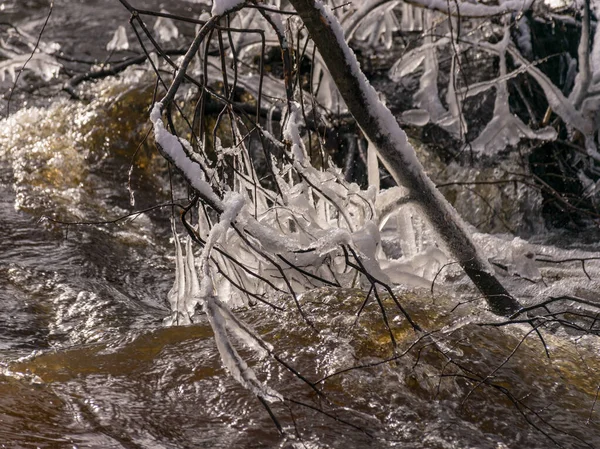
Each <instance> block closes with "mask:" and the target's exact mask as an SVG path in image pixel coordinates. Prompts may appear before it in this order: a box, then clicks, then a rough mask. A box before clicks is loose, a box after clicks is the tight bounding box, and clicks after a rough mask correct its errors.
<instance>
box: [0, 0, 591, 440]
mask: <svg viewBox="0 0 600 449" xmlns="http://www.w3.org/2000/svg"><path fill="white" fill-rule="evenodd" d="M3 4H4V5H5V11H7V12H6V14H8V15H7V16H5V17H7V18H8V19H7V20H10V21H13V22H17V23H23V24H28V23H29V24H31V23H35V22H34V20H38V22H37V23H38V24H39V20H42V18H43V17H44V14H45V8H46V2H42V1H28V2H20V1H19V2H17V1H14V2H12V1H9V2H6V1H5V2H3ZM146 5H147V7H155V8H156V7H159V6H160V2H146ZM181 5H184V6H182V8H188V7H191V4H190V3H185V2H184V3H181ZM126 21H127V17H126V15H124V14H123V10H122V8H121V6H120V5H118V4H117V2H113V1H110V2H108V1H85V2H83V1H82V2H77V1H66V0H62V1H57V2H56V9H55V11H54V14H53V22H51V26H50V27H49V28H48V34H47V35H46V37H45V38H46V39H47V40H48V41H54V40H56V41H59V42H60V43H61V45H63V49H64V50H65V53H66V52H67V51H74V49H75V46H77V50H78V51H81V49H82V47H83V48H85V51H84V53H86V54H88V55H89V56H90V57H92V58H100V59H101V58H103V57H104V56H105V54H104V53H105V52H104V50H103V48H104V46H105V44H106V42H107V41H108V40H109V39H110V37H111V35H112V32H113V31H114V28H116V25H117V24H120V23H124V22H126ZM107 23H108V24H110V25H106V24H107ZM33 28H35V27H33ZM83 31H85V32H83ZM73 36H77V39H74V38H73ZM100 36H101V37H102V38H100ZM79 69H82V68H81V67H79ZM147 84H148V83H147V80H146V79H145V78H144V76H143V75H140V74H137V73H135V72H134V71H132V72H131V73H128V74H126V75H124V76H122V77H121V78H120V79H118V80H107V81H103V82H99V83H97V84H96V85H94V86H86V87H85V89H86V93H87V94H88V95H89V99H88V101H82V102H75V101H70V100H67V99H66V96H65V98H64V99H61V100H58V99H57V97H56V96H52V97H51V99H52V101H48V100H49V98H43V97H40V96H39V95H38V94H35V95H31V93H23V94H20V95H21V96H20V97H19V98H20V102H21V104H22V103H23V102H24V101H29V102H33V103H35V104H39V105H43V106H44V107H40V108H31V109H22V110H20V111H19V112H17V113H15V114H14V115H13V116H12V117H11V118H10V119H9V120H6V121H2V122H0V286H1V288H0V447H7V448H33V447H40V448H72V447H77V448H115V449H116V448H119V449H120V448H126V449H128V448H203V447H205V448H259V447H286V448H287V447H294V448H345V449H351V448H387V447H402V448H415V449H416V448H423V447H426V448H484V449H485V448H490V449H499V448H521V447H528V448H540V449H541V448H548V447H553V445H555V444H557V445H559V446H561V447H566V448H580V447H581V448H593V447H600V417H599V416H598V413H599V412H598V408H599V406H598V405H597V404H596V403H595V400H596V398H597V393H598V386H599V385H600V375H599V374H598V373H600V357H599V356H598V354H599V349H600V347H599V345H598V343H597V342H596V341H594V340H593V339H587V338H579V337H577V336H568V335H565V334H564V333H563V332H562V331H559V330H555V331H553V332H549V331H544V339H545V342H546V344H547V346H548V348H549V350H550V354H551V358H547V357H546V356H545V352H544V348H543V345H542V343H541V341H540V340H539V338H538V337H537V336H536V335H535V334H534V333H530V331H531V328H528V327H527V326H512V327H510V328H509V327H501V328H497V327H489V326H481V325H480V324H478V323H481V322H489V321H493V319H494V318H493V317H491V316H489V315H487V314H486V313H485V312H484V311H482V309H481V308H480V307H479V306H478V305H477V304H465V305H462V306H460V307H458V308H457V309H456V310H455V311H453V312H451V310H452V309H453V308H454V307H455V306H457V303H458V302H459V301H460V300H461V299H463V300H464V299H465V298H470V297H469V296H464V297H462V296H461V294H469V291H465V289H464V286H461V285H458V284H457V286H456V288H455V287H454V286H452V285H448V286H446V291H444V290H443V289H442V290H439V291H440V292H441V293H438V295H437V296H436V297H435V298H432V297H431V294H430V293H429V292H428V291H406V292H402V291H400V292H399V296H400V299H401V301H402V302H403V304H404V305H405V306H406V307H407V309H408V310H409V312H410V313H411V315H412V316H413V318H414V319H415V320H417V322H418V323H419V324H421V325H422V326H423V328H424V329H426V330H428V331H435V332H434V333H433V334H432V335H431V336H426V335H422V334H421V335H418V334H415V333H414V332H413V331H412V330H411V329H409V328H408V327H407V326H406V323H405V322H404V321H403V320H402V319H401V318H400V317H398V316H397V312H396V311H395V309H394V307H393V305H392V304H391V303H390V302H386V307H387V309H388V313H389V315H390V319H391V321H392V323H393V328H394V332H395V337H396V339H397V340H398V342H399V347H398V349H397V354H402V353H403V352H405V351H406V354H405V355H403V356H402V357H397V358H396V359H394V360H392V361H389V362H387V363H381V362H383V361H384V360H386V359H388V358H390V357H393V355H394V353H393V352H392V348H391V345H390V341H389V336H388V334H387V332H386V331H385V329H384V326H383V323H382V320H381V315H380V312H379V308H378V307H377V305H376V304H373V303H371V304H370V305H369V306H367V308H366V309H365V311H364V312H363V314H362V315H361V319H360V320H359V321H358V323H357V324H354V321H355V318H356V311H357V310H358V309H359V308H360V305H361V303H362V301H363V299H364V292H360V291H352V290H321V291H316V292H313V293H311V294H307V295H305V296H304V297H303V298H302V305H303V308H304V310H305V311H306V313H308V314H309V316H310V317H311V319H312V320H313V321H314V323H315V326H316V328H317V331H315V330H312V329H310V328H309V327H308V326H307V325H306V323H305V322H304V321H303V320H302V319H301V318H300V317H299V316H298V314H297V312H296V309H295V308H294V307H290V308H289V310H288V311H286V312H282V313H278V314H275V313H273V312H272V311H271V310H265V309H262V308H260V307H257V308H254V309H251V310H241V311H239V312H238V313H239V316H240V317H241V318H242V319H244V320H245V321H246V322H248V323H250V324H251V325H252V326H253V327H254V328H255V329H256V330H257V331H258V332H259V333H260V334H261V335H263V337H264V338H265V340H267V341H268V342H270V343H272V344H273V346H274V348H275V352H276V353H277V354H279V356H280V357H281V358H282V359H283V360H285V361H286V362H287V363H289V364H290V365H291V366H293V367H294V368H295V369H297V370H299V371H300V372H301V373H302V374H303V375H304V376H305V377H306V378H307V379H309V380H311V381H313V382H316V381H317V380H319V379H321V378H323V377H325V376H328V375H331V374H333V373H335V372H337V371H340V370H344V369H347V368H349V367H355V366H359V365H361V366H362V365H370V366H369V367H364V368H362V369H353V370H350V371H346V372H344V373H341V374H338V375H334V376H333V377H330V378H328V379H327V380H325V381H324V382H321V383H319V384H318V385H317V387H318V388H319V389H320V390H321V391H322V393H323V394H324V397H319V396H317V395H316V393H315V392H314V391H313V390H312V389H311V388H310V387H309V386H308V385H306V383H304V382H303V381H301V380H299V379H298V378H297V377H296V376H294V375H293V374H290V372H289V371H287V370H286V369H285V368H283V367H282V366H281V365H280V364H279V363H277V362H276V361H275V360H272V359H265V360H258V359H257V358H256V356H255V355H254V354H253V353H251V352H249V351H244V350H243V349H242V350H241V354H242V356H243V357H244V358H245V359H246V360H248V361H249V364H250V365H251V366H254V367H255V368H256V370H257V373H258V375H259V377H260V378H261V379H263V380H268V383H269V385H271V386H272V387H273V388H275V389H276V390H278V391H279V392H281V393H282V394H283V395H284V396H285V397H286V398H288V399H291V400H293V401H297V402H292V401H287V402H285V403H282V404H281V403H280V404H274V405H272V410H273V412H274V414H275V416H276V417H277V419H278V421H279V422H280V424H281V425H282V426H283V430H284V433H285V435H284V436H282V435H280V434H279V432H278V431H277V428H276V427H275V425H274V424H273V422H272V420H271V418H270V417H269V414H268V413H267V412H266V411H265V409H264V407H263V406H262V405H261V404H260V402H258V400H257V399H256V398H255V397H254V396H252V394H250V393H249V392H248V391H246V390H244V389H243V388H242V387H241V386H240V385H238V384H237V383H236V382H235V381H234V380H233V379H232V378H231V377H230V376H228V375H227V373H226V372H225V370H224V369H223V368H222V366H221V362H220V357H219V354H218V351H217V349H216V347H215V344H214V341H213V338H212V333H211V330H210V326H209V325H208V323H207V322H206V321H202V322H200V323H199V324H196V325H193V326H185V327H183V326H182V327H169V328H167V327H164V326H163V324H162V319H163V318H164V317H166V316H168V315H169V310H168V307H167V304H166V293H167V291H168V289H169V288H170V287H171V285H172V282H173V276H174V262H173V251H172V245H171V243H170V242H169V224H168V219H169V209H168V208H166V209H165V208H163V209H157V210H154V211H151V212H148V213H145V214H143V215H141V216H139V217H137V218H136V219H135V220H124V221H121V222H119V223H118V224H103V225H94V226H73V225H71V226H66V225H59V224H55V223H53V222H51V221H47V220H45V221H44V220H42V221H40V218H41V217H42V216H49V217H53V218H56V219H60V220H62V221H73V220H89V221H96V220H106V219H112V218H117V217H119V216H122V215H124V214H126V213H127V212H129V211H131V210H132V208H131V206H130V205H129V197H130V196H129V191H128V189H127V183H128V177H127V173H128V170H129V167H130V166H131V161H132V159H133V160H134V163H133V164H134V169H133V172H132V182H131V185H132V188H133V191H134V193H135V198H136V208H138V209H144V208H146V207H150V206H152V205H155V204H159V203H162V202H165V201H168V200H169V195H168V193H167V192H168V182H167V179H168V178H167V176H166V167H165V165H164V163H163V162H162V160H161V159H160V158H159V157H158V156H157V155H156V153H155V151H153V149H152V146H151V145H150V144H147V145H145V146H143V147H142V148H141V150H140V152H138V154H137V155H136V156H135V158H133V155H134V152H135V151H136V148H137V147H138V143H139V142H140V141H141V139H142V137H143V136H144V135H145V133H146V131H147V125H146V124H145V123H146V121H145V117H146V116H147V108H148V106H149V104H150V101H151V92H150V91H149V89H148V88H147V87H146V86H147ZM53 95H54V94H53ZM48 103H52V104H51V105H48ZM184 194H185V192H184V191H183V190H182V191H180V192H176V193H175V195H176V196H178V195H179V196H183V195H184ZM588 270H589V271H590V272H591V273H592V274H593V275H595V274H597V267H596V268H594V267H593V266H590V267H588ZM594 270H596V271H594ZM552 273H556V272H552ZM552 273H550V272H548V275H549V276H551V275H553V274H552ZM579 275H580V276H581V279H582V281H581V285H580V286H581V288H582V289H583V290H586V289H587V290H586V291H587V292H588V293H587V294H589V295H592V293H593V290H594V289H595V288H596V287H595V284H592V283H590V282H588V281H587V278H584V276H583V274H582V273H579ZM454 290H456V291H459V292H461V293H455V292H454ZM590 292H592V293H590ZM273 300H274V301H277V299H273ZM281 301H282V302H281V304H282V305H284V306H288V305H289V304H288V303H287V302H285V301H283V300H281ZM451 323H455V324H454V326H452V327H450V328H445V326H447V325H449V324H451ZM526 335H527V338H526V339H525V341H524V343H522V344H520V343H519V342H520V341H521V339H522V338H523V337H524V336H526ZM513 352H514V354H513ZM482 380H485V381H484V382H482ZM298 402H301V403H303V404H305V405H301V404H298Z"/></svg>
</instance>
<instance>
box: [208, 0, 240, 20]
mask: <svg viewBox="0 0 600 449" xmlns="http://www.w3.org/2000/svg"><path fill="white" fill-rule="evenodd" d="M242 3H244V0H213V6H212V9H211V11H210V12H211V14H212V15H213V16H220V15H222V14H225V13H226V12H227V11H229V10H230V9H233V8H235V7H236V6H238V5H240V4H242Z"/></svg>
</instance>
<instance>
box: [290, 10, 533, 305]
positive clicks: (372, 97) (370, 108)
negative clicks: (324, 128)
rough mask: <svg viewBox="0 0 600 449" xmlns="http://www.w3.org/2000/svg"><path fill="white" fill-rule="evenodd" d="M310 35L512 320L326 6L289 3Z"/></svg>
mask: <svg viewBox="0 0 600 449" xmlns="http://www.w3.org/2000/svg"><path fill="white" fill-rule="evenodd" d="M290 3H291V4H292V5H293V6H294V8H295V9H296V11H297V12H298V14H299V15H300V17H301V18H302V21H303V22H304V24H305V26H306V28H307V29H308V31H309V33H310V35H311V37H312V39H313V41H314V42H315V45H316V46H317V48H318V50H319V52H320V53H321V56H322V58H323V60H324V61H325V63H326V65H327V67H328V69H329V70H330V72H331V75H332V77H333V79H334V80H335V83H336V85H337V87H338V89H339V91H340V93H341V95H342V97H343V99H344V101H345V102H346V105H347V106H348V109H349V111H350V112H351V113H352V115H353V116H354V118H355V119H356V121H357V123H358V124H359V126H360V127H361V129H362V130H363V132H364V133H365V135H366V136H367V137H368V138H369V140H371V141H372V142H373V143H374V144H375V146H376V147H377V150H378V153H379V156H380V158H381V160H382V161H383V163H384V165H385V166H386V168H387V169H388V171H389V172H390V173H391V175H392V176H393V177H394V179H395V180H396V182H398V184H400V185H403V186H405V187H406V188H408V189H409V191H410V195H411V197H413V198H414V199H415V202H416V203H417V204H418V205H419V206H420V207H421V209H422V211H423V213H424V214H425V215H426V216H427V218H428V219H429V221H430V222H431V223H432V225H433V227H434V228H435V230H436V232H437V233H438V234H439V236H440V237H441V238H442V240H443V241H444V243H445V244H446V245H447V247H448V249H449V250H450V252H451V253H452V255H453V257H455V258H456V259H457V260H458V262H459V263H460V265H461V266H462V267H463V269H464V270H465V272H466V273H467V275H468V276H469V277H470V278H471V280H472V281H473V283H474V284H475V285H476V286H477V288H478V289H479V290H480V291H481V292H482V293H483V294H484V295H485V297H486V300H487V302H488V305H489V307H490V309H491V310H492V311H493V312H494V313H496V314H499V315H504V316H510V315H512V314H514V313H515V312H517V311H518V310H520V309H521V306H520V305H519V303H518V302H517V301H516V300H515V299H514V298H513V297H512V296H511V295H510V294H509V293H508V292H507V291H506V289H505V288H504V287H503V286H502V284H500V282H499V281H498V280H497V279H496V277H495V276H494V275H493V273H492V268H491V267H490V266H489V263H488V262H487V261H486V260H485V259H484V258H483V257H482V256H481V255H480V254H478V251H477V248H476V247H475V245H474V244H473V242H472V241H471V239H470V238H469V236H468V234H467V231H466V229H465V228H464V225H463V223H462V220H461V219H460V217H458V215H457V214H456V212H455V211H454V209H453V208H452V206H450V204H449V203H448V202H447V201H446V200H445V199H444V197H443V196H442V195H441V194H440V193H439V192H438V191H437V189H436V188H435V186H434V184H433V183H432V182H431V180H430V179H429V178H428V177H427V175H426V174H425V171H424V169H423V167H422V165H421V164H420V162H419V161H418V160H417V158H416V155H415V151H414V149H413V147H412V146H411V145H410V143H409V142H408V139H407V137H406V134H405V133H404V131H402V129H400V126H399V125H398V123H397V122H396V119H395V118H394V116H393V115H392V113H391V112H390V111H389V110H388V109H387V107H385V106H384V105H383V103H381V102H380V101H379V99H378V97H377V92H376V91H375V89H374V88H373V87H372V86H371V85H370V84H369V82H368V81H367V79H366V78H365V76H364V74H363V73H362V71H361V70H360V67H359V65H358V61H357V60H356V57H355V55H354V53H353V52H352V50H350V48H349V47H348V45H347V44H346V42H345V40H344V32H343V30H342V28H341V26H340V24H339V22H338V21H337V19H336V18H335V17H334V16H333V14H331V12H330V11H329V9H328V8H327V7H326V6H323V5H322V4H321V3H320V2H318V1H315V0H290Z"/></svg>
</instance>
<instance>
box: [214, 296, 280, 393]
mask: <svg viewBox="0 0 600 449" xmlns="http://www.w3.org/2000/svg"><path fill="white" fill-rule="evenodd" d="M221 306H222V304H220V301H219V300H218V299H217V298H216V297H214V296H209V297H207V298H206V313H207V316H208V321H209V323H210V326H211V327H212V329H213V332H214V335H215V342H216V344H217V349H218V350H219V354H220V355H221V360H222V362H223V366H225V368H227V370H228V371H229V373H230V374H231V375H232V376H233V378H234V379H235V380H237V381H238V382H239V383H240V384H241V385H242V386H243V387H244V388H246V389H248V390H250V391H251V392H252V393H254V394H255V395H256V396H259V397H261V398H263V399H264V400H266V401H269V402H280V401H283V397H282V396H281V395H280V394H279V393H278V392H277V391H275V390H273V389H272V388H271V387H269V386H267V385H265V384H263V383H262V382H260V381H259V380H258V378H257V377H256V374H255V373H254V370H252V369H251V368H250V367H249V366H248V364H247V363H246V362H245V361H244V359H242V358H241V357H240V355H239V354H238V352H237V351H236V349H235V348H234V347H233V344H232V342H231V340H230V338H229V335H228V332H227V331H228V330H231V328H233V329H234V333H235V334H236V335H238V334H239V333H242V334H245V330H244V329H243V328H242V327H239V326H238V325H237V323H235V322H234V321H232V320H228V319H227V318H226V317H225V316H223V313H222V312H223V310H224V309H223V308H221ZM245 337H246V338H251V337H253V336H251V335H245ZM261 349H262V350H263V351H264V348H261Z"/></svg>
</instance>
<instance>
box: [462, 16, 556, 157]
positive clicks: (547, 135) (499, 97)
mask: <svg viewBox="0 0 600 449" xmlns="http://www.w3.org/2000/svg"><path fill="white" fill-rule="evenodd" d="M509 43H510V32H509V29H508V27H506V28H505V30H504V38H503V39H502V40H501V41H500V42H499V43H498V44H496V45H495V47H496V49H497V51H498V54H499V56H500V63H499V66H500V77H499V78H498V80H497V82H496V100H495V102H494V116H493V118H492V120H490V122H489V123H488V124H487V126H486V127H485V129H484V130H483V131H482V132H481V133H480V134H479V136H478V137H477V139H475V141H473V144H472V145H473V150H474V151H477V152H479V153H482V154H486V155H488V156H493V155H494V154H496V153H498V152H500V151H502V150H504V149H505V148H506V147H507V146H514V145H516V144H518V143H519V141H520V140H521V139H522V138H524V137H526V138H529V139H541V140H554V139H556V136H557V134H556V130H555V129H554V128H552V127H550V126H548V127H546V128H543V129H541V130H539V131H533V130H532V129H531V128H529V127H528V126H527V125H525V123H523V122H522V121H521V119H519V117H517V116H515V115H513V114H512V113H511V112H510V107H509V102H508V87H507V84H506V80H507V69H506V49H507V46H508V45H509Z"/></svg>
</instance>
